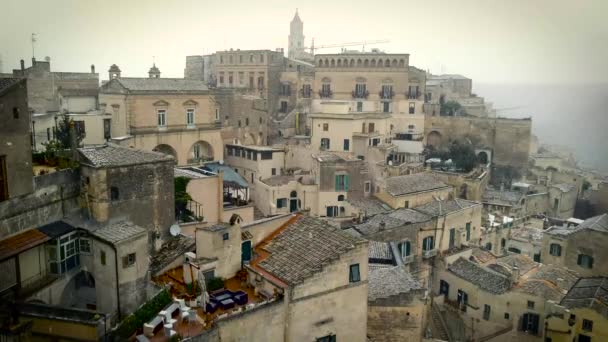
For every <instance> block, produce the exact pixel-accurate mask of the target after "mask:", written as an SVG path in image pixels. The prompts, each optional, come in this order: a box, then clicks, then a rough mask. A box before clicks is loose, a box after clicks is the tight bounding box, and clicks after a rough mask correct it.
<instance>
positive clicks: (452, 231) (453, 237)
mask: <svg viewBox="0 0 608 342" xmlns="http://www.w3.org/2000/svg"><path fill="white" fill-rule="evenodd" d="M455 241H456V228H451V229H450V242H449V245H448V248H454V244H455Z"/></svg>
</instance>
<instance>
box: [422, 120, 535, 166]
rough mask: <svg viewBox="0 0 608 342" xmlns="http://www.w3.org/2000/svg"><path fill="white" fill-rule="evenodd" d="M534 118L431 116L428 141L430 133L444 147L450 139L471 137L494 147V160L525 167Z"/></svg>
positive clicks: (425, 132)
mask: <svg viewBox="0 0 608 342" xmlns="http://www.w3.org/2000/svg"><path fill="white" fill-rule="evenodd" d="M531 129H532V120H531V119H506V118H479V117H472V116H432V115H427V117H426V120H425V129H424V134H425V142H426V143H430V139H429V135H431V136H435V137H437V134H438V135H439V139H438V144H439V146H443V145H446V144H448V143H449V142H450V141H454V140H458V139H469V140H470V141H471V142H472V143H473V145H474V146H475V147H480V148H481V147H489V148H491V149H492V150H493V153H492V154H493V160H492V163H494V164H496V165H499V166H509V165H510V166H514V167H516V168H519V169H524V168H525V167H526V166H527V163H528V154H529V149H530V139H531Z"/></svg>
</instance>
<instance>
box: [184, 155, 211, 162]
mask: <svg viewBox="0 0 608 342" xmlns="http://www.w3.org/2000/svg"><path fill="white" fill-rule="evenodd" d="M208 161H213V157H207V156H202V157H198V158H190V159H188V160H187V163H188V164H201V163H204V162H208Z"/></svg>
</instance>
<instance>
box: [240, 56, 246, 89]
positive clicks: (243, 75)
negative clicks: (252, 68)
mask: <svg viewBox="0 0 608 342" xmlns="http://www.w3.org/2000/svg"><path fill="white" fill-rule="evenodd" d="M239 57H243V56H239ZM241 59H242V58H241ZM244 79H245V73H244V72H242V71H241V72H239V85H243V80H244Z"/></svg>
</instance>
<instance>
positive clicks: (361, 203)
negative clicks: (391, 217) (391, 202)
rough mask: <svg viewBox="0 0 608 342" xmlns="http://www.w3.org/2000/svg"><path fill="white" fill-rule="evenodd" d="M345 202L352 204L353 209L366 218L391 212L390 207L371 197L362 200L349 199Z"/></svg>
mask: <svg viewBox="0 0 608 342" xmlns="http://www.w3.org/2000/svg"><path fill="white" fill-rule="evenodd" d="M346 202H348V203H350V204H352V205H353V206H354V207H355V208H357V209H359V210H360V211H362V212H364V213H365V215H366V216H374V215H377V214H382V213H387V212H389V211H391V210H392V209H391V207H389V206H388V205H386V204H384V203H382V201H379V200H377V199H374V198H371V197H364V198H357V199H353V198H349V199H347V200H346Z"/></svg>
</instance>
